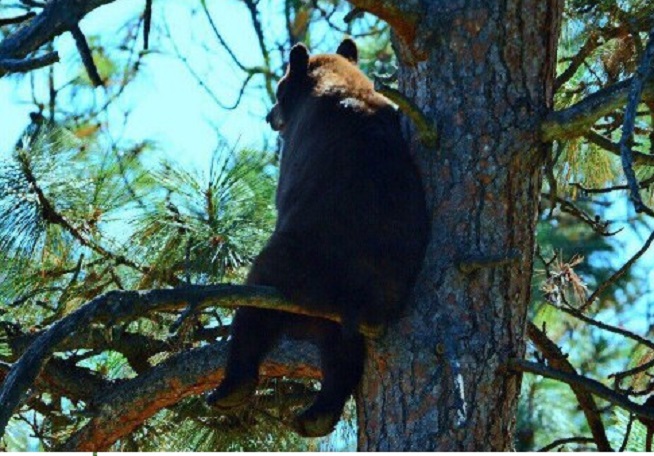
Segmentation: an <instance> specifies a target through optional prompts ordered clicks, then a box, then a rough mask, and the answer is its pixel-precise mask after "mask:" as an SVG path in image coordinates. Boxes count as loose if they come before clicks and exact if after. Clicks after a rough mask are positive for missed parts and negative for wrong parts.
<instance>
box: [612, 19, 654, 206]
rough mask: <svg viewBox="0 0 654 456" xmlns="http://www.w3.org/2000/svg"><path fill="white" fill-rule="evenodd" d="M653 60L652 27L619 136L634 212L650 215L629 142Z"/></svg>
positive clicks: (631, 85) (653, 39)
mask: <svg viewBox="0 0 654 456" xmlns="http://www.w3.org/2000/svg"><path fill="white" fill-rule="evenodd" d="M653 60H654V29H653V30H652V31H651V32H650V34H649V41H648V43H647V46H646V47H645V53H644V55H643V59H642V61H641V63H640V65H639V66H638V70H637V71H636V74H635V75H634V77H633V78H632V79H631V84H630V87H629V102H628V103H627V107H626V108H625V113H624V123H623V124H622V136H621V138H620V156H621V158H622V169H623V171H624V174H625V177H626V178H627V183H628V185H629V191H630V193H631V199H632V201H633V203H634V206H635V209H636V212H638V213H641V212H645V213H647V214H648V215H652V216H654V211H652V209H650V208H649V207H647V205H646V204H645V203H643V200H642V198H641V196H640V190H639V189H638V181H637V179H636V173H634V168H633V157H632V155H633V153H632V150H631V144H632V141H633V135H634V125H635V123H636V114H637V113H636V110H637V109H638V104H639V103H640V99H641V94H642V93H643V84H644V83H645V81H647V79H648V78H649V75H650V73H651V71H652V61H653Z"/></svg>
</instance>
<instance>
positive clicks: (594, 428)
mask: <svg viewBox="0 0 654 456" xmlns="http://www.w3.org/2000/svg"><path fill="white" fill-rule="evenodd" d="M527 336H528V337H529V339H531V341H532V342H533V343H534V345H536V347H537V348H538V350H539V351H540V352H541V353H542V354H543V355H544V356H545V358H547V360H548V362H549V365H550V366H552V367H554V368H556V369H559V370H560V371H562V372H568V373H570V374H575V375H576V374H577V371H576V370H575V368H574V367H573V366H572V364H570V362H569V361H568V359H567V357H566V356H565V355H564V354H563V353H562V352H561V349H560V348H559V347H558V346H557V345H556V344H555V343H554V342H552V341H551V340H550V339H549V338H548V337H547V335H546V334H545V332H543V331H541V330H540V329H538V328H537V327H536V325H534V324H533V323H531V322H528V323H527ZM570 388H572V392H573V393H574V394H575V397H576V398H577V402H578V403H579V406H580V407H581V410H582V411H583V412H584V416H585V417H586V421H587V422H588V427H589V428H590V431H591V433H592V434H593V439H594V442H595V445H596V446H597V449H598V450H599V451H613V449H612V448H611V444H610V443H609V440H608V438H607V437H606V430H605V428H604V423H603V422H602V418H601V417H600V414H599V410H598V409H597V404H596V403H595V399H593V396H592V395H591V394H590V393H589V392H588V391H586V390H585V389H584V388H579V387H578V386H577V385H572V384H571V385H570Z"/></svg>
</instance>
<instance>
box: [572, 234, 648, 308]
mask: <svg viewBox="0 0 654 456" xmlns="http://www.w3.org/2000/svg"><path fill="white" fill-rule="evenodd" d="M652 241H654V231H653V232H652V233H651V234H650V235H649V237H648V238H647V241H645V244H644V245H643V246H642V247H641V249H640V250H639V251H638V252H636V253H635V254H634V256H632V257H631V258H630V259H629V260H628V261H627V262H626V263H625V264H624V265H623V266H622V267H621V268H620V269H618V270H617V271H616V273H615V274H613V275H612V276H611V277H609V278H608V279H607V280H605V281H604V282H603V283H602V284H601V285H600V286H599V287H597V289H596V290H595V291H594V292H593V293H592V294H591V295H590V297H589V298H588V299H587V300H586V302H585V303H584V304H583V305H582V306H581V307H580V308H579V312H580V313H581V312H584V311H585V310H586V309H588V307H590V306H591V305H592V304H593V302H594V301H595V300H596V299H597V298H598V297H599V296H600V295H601V294H602V293H604V291H606V289H607V288H609V287H610V286H612V285H613V284H615V282H617V281H618V280H619V279H620V278H621V277H622V276H623V275H625V273H626V272H627V271H628V270H629V268H631V265H632V264H634V263H635V262H636V261H637V260H638V259H639V258H640V257H641V256H643V254H644V253H645V252H646V251H647V249H649V246H650V245H651V244H652Z"/></svg>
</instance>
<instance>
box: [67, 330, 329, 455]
mask: <svg viewBox="0 0 654 456" xmlns="http://www.w3.org/2000/svg"><path fill="white" fill-rule="evenodd" d="M288 343H290V342H285V344H288ZM225 348H226V345H225V344H221V343H215V344H212V345H208V346H205V347H201V348H197V349H194V350H189V351H185V352H182V353H179V354H178V355H175V356H173V357H171V358H169V359H167V360H166V361H164V362H162V363H160V364H158V365H157V366H155V367H153V368H152V369H150V370H149V371H148V372H146V373H144V374H143V375H140V376H138V377H137V378H135V379H133V380H129V381H127V382H124V383H122V384H120V385H117V386H116V387H115V388H112V389H110V390H108V391H104V392H103V393H102V395H101V397H99V398H98V399H99V400H98V401H97V402H95V403H92V404H91V408H92V411H93V410H95V414H94V415H93V417H92V418H91V419H90V421H89V422H88V423H87V424H86V425H85V426H84V427H82V428H81V429H80V430H79V431H77V432H76V433H75V434H74V435H73V436H72V437H71V438H70V439H69V440H68V441H66V442H65V443H64V444H63V445H62V447H61V448H57V450H58V451H101V450H107V449H108V448H109V447H110V446H111V445H112V444H113V443H115V442H116V441H117V440H118V439H120V438H122V437H125V436H126V435H128V434H129V433H131V432H133V431H134V430H135V429H136V428H137V427H139V426H140V425H141V424H143V422H144V421H145V420H147V419H148V418H150V417H152V416H153V415H154V414H156V413H157V412H158V411H160V410H161V409H163V408H165V407H169V406H172V405H174V404H176V403H178V402H179V401H180V400H182V399H184V398H186V397H190V396H195V395H199V394H202V393H203V392H205V391H208V390H210V389H212V388H215V387H216V386H218V385H219V384H220V382H221V380H222V378H223V374H224V369H223V367H224V366H225V364H226V359H227V356H226V350H225ZM260 372H261V375H262V376H263V377H267V378H280V377H287V378H308V379H318V378H320V368H319V362H318V357H317V351H316V350H315V349H314V347H313V346H311V345H309V344H308V343H304V344H299V343H293V347H292V349H291V348H289V347H287V346H284V345H282V346H281V347H279V348H277V349H276V350H274V351H273V353H271V354H270V356H268V357H267V359H266V360H265V361H264V362H263V363H262V365H261V370H260Z"/></svg>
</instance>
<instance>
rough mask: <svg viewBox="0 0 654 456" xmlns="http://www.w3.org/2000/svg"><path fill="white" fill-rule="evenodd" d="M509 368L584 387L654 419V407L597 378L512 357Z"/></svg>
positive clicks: (622, 406) (630, 410) (620, 405)
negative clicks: (620, 392)
mask: <svg viewBox="0 0 654 456" xmlns="http://www.w3.org/2000/svg"><path fill="white" fill-rule="evenodd" d="M508 368H509V369H511V370H514V371H516V372H529V373H532V374H536V375H541V376H543V377H546V378H551V379H553V380H558V381H561V382H563V383H567V384H568V385H575V386H577V387H580V388H583V389H585V390H586V391H588V392H589V393H592V394H594V395H596V396H599V397H601V398H602V399H604V400H606V401H608V402H610V403H611V404H613V405H616V406H618V407H621V408H623V409H625V410H627V411H628V412H631V413H633V414H635V415H636V416H639V417H643V418H648V419H654V407H647V406H644V405H640V404H636V403H635V402H631V401H630V400H629V399H628V398H627V397H626V396H625V395H623V394H619V393H616V392H615V391H613V390H612V389H610V388H608V387H606V386H604V385H602V384H601V383H600V382H598V381H597V380H593V379H590V378H587V377H584V376H581V375H577V374H571V373H568V372H561V371H559V370H556V369H552V368H551V367H547V366H545V365H544V364H540V363H534V362H531V361H526V360H524V359H510V360H509V361H508Z"/></svg>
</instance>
